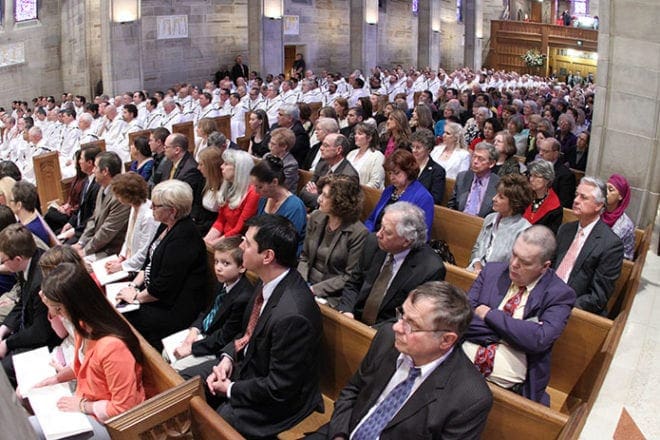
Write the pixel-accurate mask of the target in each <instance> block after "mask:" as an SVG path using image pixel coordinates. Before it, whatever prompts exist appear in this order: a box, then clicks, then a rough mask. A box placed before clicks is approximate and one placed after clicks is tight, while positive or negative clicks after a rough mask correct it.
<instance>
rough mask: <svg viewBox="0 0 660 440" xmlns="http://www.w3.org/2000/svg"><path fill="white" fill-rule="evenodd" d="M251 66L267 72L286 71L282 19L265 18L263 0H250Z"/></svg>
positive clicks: (249, 37)
mask: <svg viewBox="0 0 660 440" xmlns="http://www.w3.org/2000/svg"><path fill="white" fill-rule="evenodd" d="M247 11H248V12H247V14H248V50H249V52H250V60H249V64H248V65H249V66H255V67H254V68H253V69H255V70H257V71H258V72H260V73H261V74H262V76H263V77H264V78H265V75H266V73H273V74H277V73H280V72H284V39H283V34H282V19H272V18H265V17H264V15H263V0H248V7H247Z"/></svg>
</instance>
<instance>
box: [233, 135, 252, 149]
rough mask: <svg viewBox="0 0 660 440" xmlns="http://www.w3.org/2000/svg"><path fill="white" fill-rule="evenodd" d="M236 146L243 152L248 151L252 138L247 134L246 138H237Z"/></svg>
mask: <svg viewBox="0 0 660 440" xmlns="http://www.w3.org/2000/svg"><path fill="white" fill-rule="evenodd" d="M236 145H238V147H239V148H240V149H241V150H243V151H247V150H249V149H250V136H248V135H247V134H246V135H245V136H241V137H237V138H236Z"/></svg>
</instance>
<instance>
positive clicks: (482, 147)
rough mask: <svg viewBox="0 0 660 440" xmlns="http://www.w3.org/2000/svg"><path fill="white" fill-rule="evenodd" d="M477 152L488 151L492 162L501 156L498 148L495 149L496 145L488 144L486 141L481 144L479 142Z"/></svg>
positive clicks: (475, 148)
mask: <svg viewBox="0 0 660 440" xmlns="http://www.w3.org/2000/svg"><path fill="white" fill-rule="evenodd" d="M477 150H486V151H488V157H489V158H490V160H492V161H496V160H497V158H498V157H499V155H500V154H499V153H498V152H497V148H495V145H493V144H491V143H489V142H486V141H481V142H479V143H478V144H477V145H476V146H475V147H474V151H477Z"/></svg>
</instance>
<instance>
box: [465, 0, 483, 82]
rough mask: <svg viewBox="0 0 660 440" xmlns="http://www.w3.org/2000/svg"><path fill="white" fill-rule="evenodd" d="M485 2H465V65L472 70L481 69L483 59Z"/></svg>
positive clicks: (480, 0)
mask: <svg viewBox="0 0 660 440" xmlns="http://www.w3.org/2000/svg"><path fill="white" fill-rule="evenodd" d="M483 15H484V14H483V0H474V1H463V22H464V23H465V49H464V58H465V65H466V66H467V67H469V68H471V69H472V70H479V69H481V60H482V59H483V53H482V52H483V36H484V35H483Z"/></svg>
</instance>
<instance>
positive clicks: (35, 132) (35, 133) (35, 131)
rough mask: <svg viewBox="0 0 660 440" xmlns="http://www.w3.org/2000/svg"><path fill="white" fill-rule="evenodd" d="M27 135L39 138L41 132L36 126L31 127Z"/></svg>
mask: <svg viewBox="0 0 660 440" xmlns="http://www.w3.org/2000/svg"><path fill="white" fill-rule="evenodd" d="M28 134H31V135H32V136H39V137H40V138H41V137H43V132H42V131H41V128H39V127H37V126H34V127H32V128H31V129H30V130H29V131H28Z"/></svg>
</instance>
